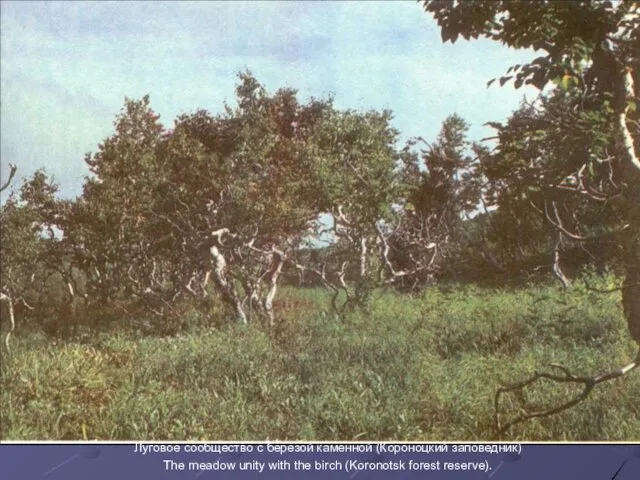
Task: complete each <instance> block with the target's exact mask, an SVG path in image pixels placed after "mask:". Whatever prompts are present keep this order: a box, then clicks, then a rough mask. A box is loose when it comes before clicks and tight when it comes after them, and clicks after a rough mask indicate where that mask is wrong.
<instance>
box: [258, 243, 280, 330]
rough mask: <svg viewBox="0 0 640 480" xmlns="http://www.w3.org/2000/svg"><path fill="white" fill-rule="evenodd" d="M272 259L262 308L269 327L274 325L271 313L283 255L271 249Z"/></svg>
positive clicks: (273, 315) (273, 317)
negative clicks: (267, 289)
mask: <svg viewBox="0 0 640 480" xmlns="http://www.w3.org/2000/svg"><path fill="white" fill-rule="evenodd" d="M272 255H273V259H272V261H271V269H270V270H269V275H268V277H267V278H268V280H269V291H268V292H267V295H266V297H265V298H264V303H263V307H264V310H265V312H266V314H267V317H268V318H269V327H273V325H274V323H275V314H274V313H273V298H274V297H275V296H276V290H277V289H278V277H279V276H280V273H281V272H282V266H283V265H284V254H283V253H282V252H280V251H278V250H276V249H275V248H274V249H273V253H272Z"/></svg>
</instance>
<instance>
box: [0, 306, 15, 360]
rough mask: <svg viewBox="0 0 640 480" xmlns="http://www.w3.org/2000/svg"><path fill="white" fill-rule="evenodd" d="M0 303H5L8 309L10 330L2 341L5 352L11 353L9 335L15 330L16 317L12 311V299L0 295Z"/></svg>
mask: <svg viewBox="0 0 640 480" xmlns="http://www.w3.org/2000/svg"><path fill="white" fill-rule="evenodd" d="M0 301H4V302H7V304H8V307H9V321H10V322H11V328H10V329H9V332H8V333H7V336H6V338H5V340H4V344H5V345H6V346H7V352H9V353H11V348H10V347H9V340H10V339H11V334H12V333H13V331H14V330H15V329H16V317H15V314H14V311H13V299H12V298H11V297H10V296H9V295H6V294H4V293H0Z"/></svg>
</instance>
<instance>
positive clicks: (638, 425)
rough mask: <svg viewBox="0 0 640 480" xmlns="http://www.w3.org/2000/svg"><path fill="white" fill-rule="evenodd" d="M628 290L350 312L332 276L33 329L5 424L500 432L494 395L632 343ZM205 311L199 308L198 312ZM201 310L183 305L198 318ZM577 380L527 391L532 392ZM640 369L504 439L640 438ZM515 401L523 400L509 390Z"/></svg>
mask: <svg viewBox="0 0 640 480" xmlns="http://www.w3.org/2000/svg"><path fill="white" fill-rule="evenodd" d="M618 301H619V298H618V296H617V295H615V294H613V295H602V294H597V293H593V292H589V291H586V290H584V289H581V288H579V287H578V288H575V289H573V290H570V291H569V292H567V293H565V292H562V291H559V290H558V289H556V288H554V287H539V286H538V287H530V288H528V289H524V290H520V291H512V292H510V291H498V290H483V289H479V288H473V287H461V288H457V289H451V291H449V292H448V293H445V292H443V291H441V290H438V289H431V290H429V291H427V292H426V293H424V294H423V295H422V296H419V297H416V296H408V295H399V294H395V293H391V292H386V293H385V292H379V293H378V294H377V295H376V296H375V299H374V303H373V308H372V309H371V311H370V312H369V313H368V314H364V313H362V312H357V311H355V312H352V313H349V314H348V315H346V316H345V317H343V318H338V317H336V316H335V315H333V314H332V312H331V310H330V309H327V305H328V303H329V302H328V297H327V295H326V293H325V292H323V291H321V290H313V289H299V290H298V289H292V288H289V289H285V291H284V292H283V293H282V294H281V295H280V297H279V300H278V303H277V305H276V308H277V309H278V311H279V312H280V319H279V322H278V325H277V327H276V328H275V329H274V330H273V331H271V332H269V331H266V330H264V329H263V328H262V327H260V326H258V325H252V326H249V327H245V328H242V327H239V326H235V325H224V324H223V323H224V322H221V321H220V319H218V321H216V322H215V323H216V326H206V325H203V322H202V321H201V320H199V319H197V318H194V319H193V320H194V325H196V326H194V327H192V328H190V329H187V330H184V329H183V330H182V332H181V333H178V334H175V335H172V336H157V335H156V336H150V335H140V334H139V333H136V332H135V330H126V329H117V330H115V331H110V332H93V333H91V334H85V335H84V336H82V337H78V338H76V339H75V340H69V339H67V340H64V341H62V340H53V339H52V338H51V337H49V336H47V335H45V334H43V333H38V332H35V331H32V332H26V331H21V332H19V334H17V335H15V336H14V337H13V340H12V341H13V343H12V352H11V355H10V356H9V355H7V352H6V351H4V350H3V352H2V358H1V360H2V364H1V369H2V394H1V401H0V409H1V410H2V412H3V414H2V416H1V417H0V420H1V423H0V428H1V430H0V434H1V438H2V439H5V440H7V439H20V440H33V439H65V440H66V439H69V440H71V439H83V438H87V439H100V440H107V439H117V440H132V439H156V440H160V439H163V440H165V439H166V440H171V439H175V440H211V439H229V440H265V439H270V440H274V439H278V440H293V439H298V440H354V439H359V440H373V439H376V440H392V439H393V440H416V441H417V440H489V439H493V438H495V434H494V432H493V424H492V422H493V414H494V411H493V396H494V393H495V391H496V389H497V388H498V386H499V385H500V382H513V381H517V380H520V379H523V378H524V377H526V376H528V375H530V374H531V373H533V371H534V370H536V369H539V368H542V367H544V366H545V365H547V364H549V363H551V362H557V363H562V364H564V365H565V366H567V367H569V368H570V369H572V370H573V371H574V372H575V373H579V374H585V375H590V374H595V373H601V372H604V371H605V370H608V369H613V368H617V367H619V366H621V365H622V364H624V363H626V362H627V361H629V360H630V359H631V358H633V356H634V355H635V352H636V348H637V346H636V345H634V344H633V342H632V341H631V340H630V339H629V337H628V334H627V332H626V324H625V321H624V318H623V316H622V313H621V311H620V308H619V307H618ZM194 315H195V314H194ZM189 320H190V318H189V317H187V318H185V319H184V323H185V324H189ZM572 388H574V387H571V386H565V385H560V384H545V385H540V386H536V387H535V388H533V389H532V390H530V391H528V392H527V398H526V401H527V402H529V403H530V404H532V405H548V404H549V403H550V402H554V401H555V402H558V401H561V400H562V399H566V398H568V396H569V395H570V394H571V393H572V391H573V390H572ZM638 398H640V375H639V374H638V372H632V373H630V374H629V375H627V376H626V377H623V378H621V379H617V380H614V381H611V382H608V383H605V384H602V385H599V386H598V387H597V388H596V390H595V391H594V392H593V393H592V395H591V396H590V397H589V398H588V399H587V400H586V401H585V402H583V403H582V404H580V405H579V406H577V407H575V408H573V409H570V410H568V411H565V412H563V413H561V414H559V415H556V416H553V417H548V418H542V419H536V420H531V421H529V422H527V423H525V424H522V425H518V426H516V427H514V428H513V429H512V430H511V431H510V432H509V433H508V437H507V439H513V440H515V439H518V440H557V441H563V440H639V439H640V414H639V410H640V404H639V403H638V401H637V399H638ZM504 407H505V409H506V413H509V411H511V413H515V412H516V410H515V408H516V403H515V402H513V401H512V400H510V399H509V398H508V399H507V401H506V402H505V405H504Z"/></svg>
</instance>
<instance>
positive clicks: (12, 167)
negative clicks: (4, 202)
mask: <svg viewBox="0 0 640 480" xmlns="http://www.w3.org/2000/svg"><path fill="white" fill-rule="evenodd" d="M16 170H18V167H16V166H15V165H14V164H13V163H10V164H9V178H8V179H7V181H6V182H5V183H4V185H2V186H1V187H0V192H4V190H5V189H6V188H7V187H8V186H9V185H10V184H11V180H13V177H14V176H15V174H16Z"/></svg>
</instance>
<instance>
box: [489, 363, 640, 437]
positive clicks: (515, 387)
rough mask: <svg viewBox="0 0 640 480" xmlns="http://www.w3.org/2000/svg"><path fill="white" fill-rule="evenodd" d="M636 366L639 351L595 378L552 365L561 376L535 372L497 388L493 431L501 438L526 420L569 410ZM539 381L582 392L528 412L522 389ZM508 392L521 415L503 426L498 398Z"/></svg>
mask: <svg viewBox="0 0 640 480" xmlns="http://www.w3.org/2000/svg"><path fill="white" fill-rule="evenodd" d="M638 364H640V351H638V355H637V356H636V359H635V360H634V361H633V362H631V363H629V364H628V365H625V366H624V367H622V368H619V369H617V370H614V371H612V372H609V373H605V374H603V375H598V376H595V377H583V376H576V375H573V374H572V373H571V372H570V371H569V370H568V369H567V368H566V367H563V366H561V365H558V364H555V363H552V364H551V365H550V366H551V367H553V368H556V369H558V370H560V372H561V374H554V373H549V372H535V373H534V374H533V376H531V377H530V378H528V379H527V380H524V381H522V382H519V383H515V384H512V385H504V386H502V387H500V388H498V390H497V391H496V395H495V398H494V408H495V417H494V422H495V429H496V433H497V435H498V437H499V438H500V437H502V435H503V434H504V433H505V432H506V431H507V430H509V429H510V428H511V427H513V426H514V425H518V424H520V423H523V422H526V421H527V420H530V419H532V418H540V417H548V416H550V415H554V414H556V413H559V412H562V411H564V410H567V409H568V408H571V407H573V406H574V405H577V404H578V403H580V402H582V401H583V400H584V399H586V398H587V397H588V396H589V394H590V393H591V391H592V390H593V388H594V387H595V386H596V385H598V384H599V383H603V382H607V381H609V380H613V379H615V378H619V377H622V376H623V375H625V374H626V373H628V372H630V371H631V370H633V369H634V368H636V367H637V366H638ZM541 379H546V380H550V381H552V382H557V383H573V384H578V385H583V388H582V391H581V392H580V393H579V394H577V395H576V396H575V397H573V398H572V399H571V400H568V401H566V402H564V403H562V404H560V405H558V406H555V407H550V408H547V409H544V410H534V411H528V410H527V409H526V408H525V406H524V405H523V400H520V399H521V398H522V394H523V393H524V389H525V388H526V387H528V386H530V385H533V384H534V383H536V382H537V381H538V380H541ZM509 392H513V393H514V395H515V396H516V398H518V399H519V402H520V403H521V407H522V410H521V412H522V413H521V414H520V415H519V416H517V417H516V418H515V419H513V420H510V421H509V422H507V423H505V424H502V423H501V420H500V397H501V396H502V395H503V394H506V393H509Z"/></svg>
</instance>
